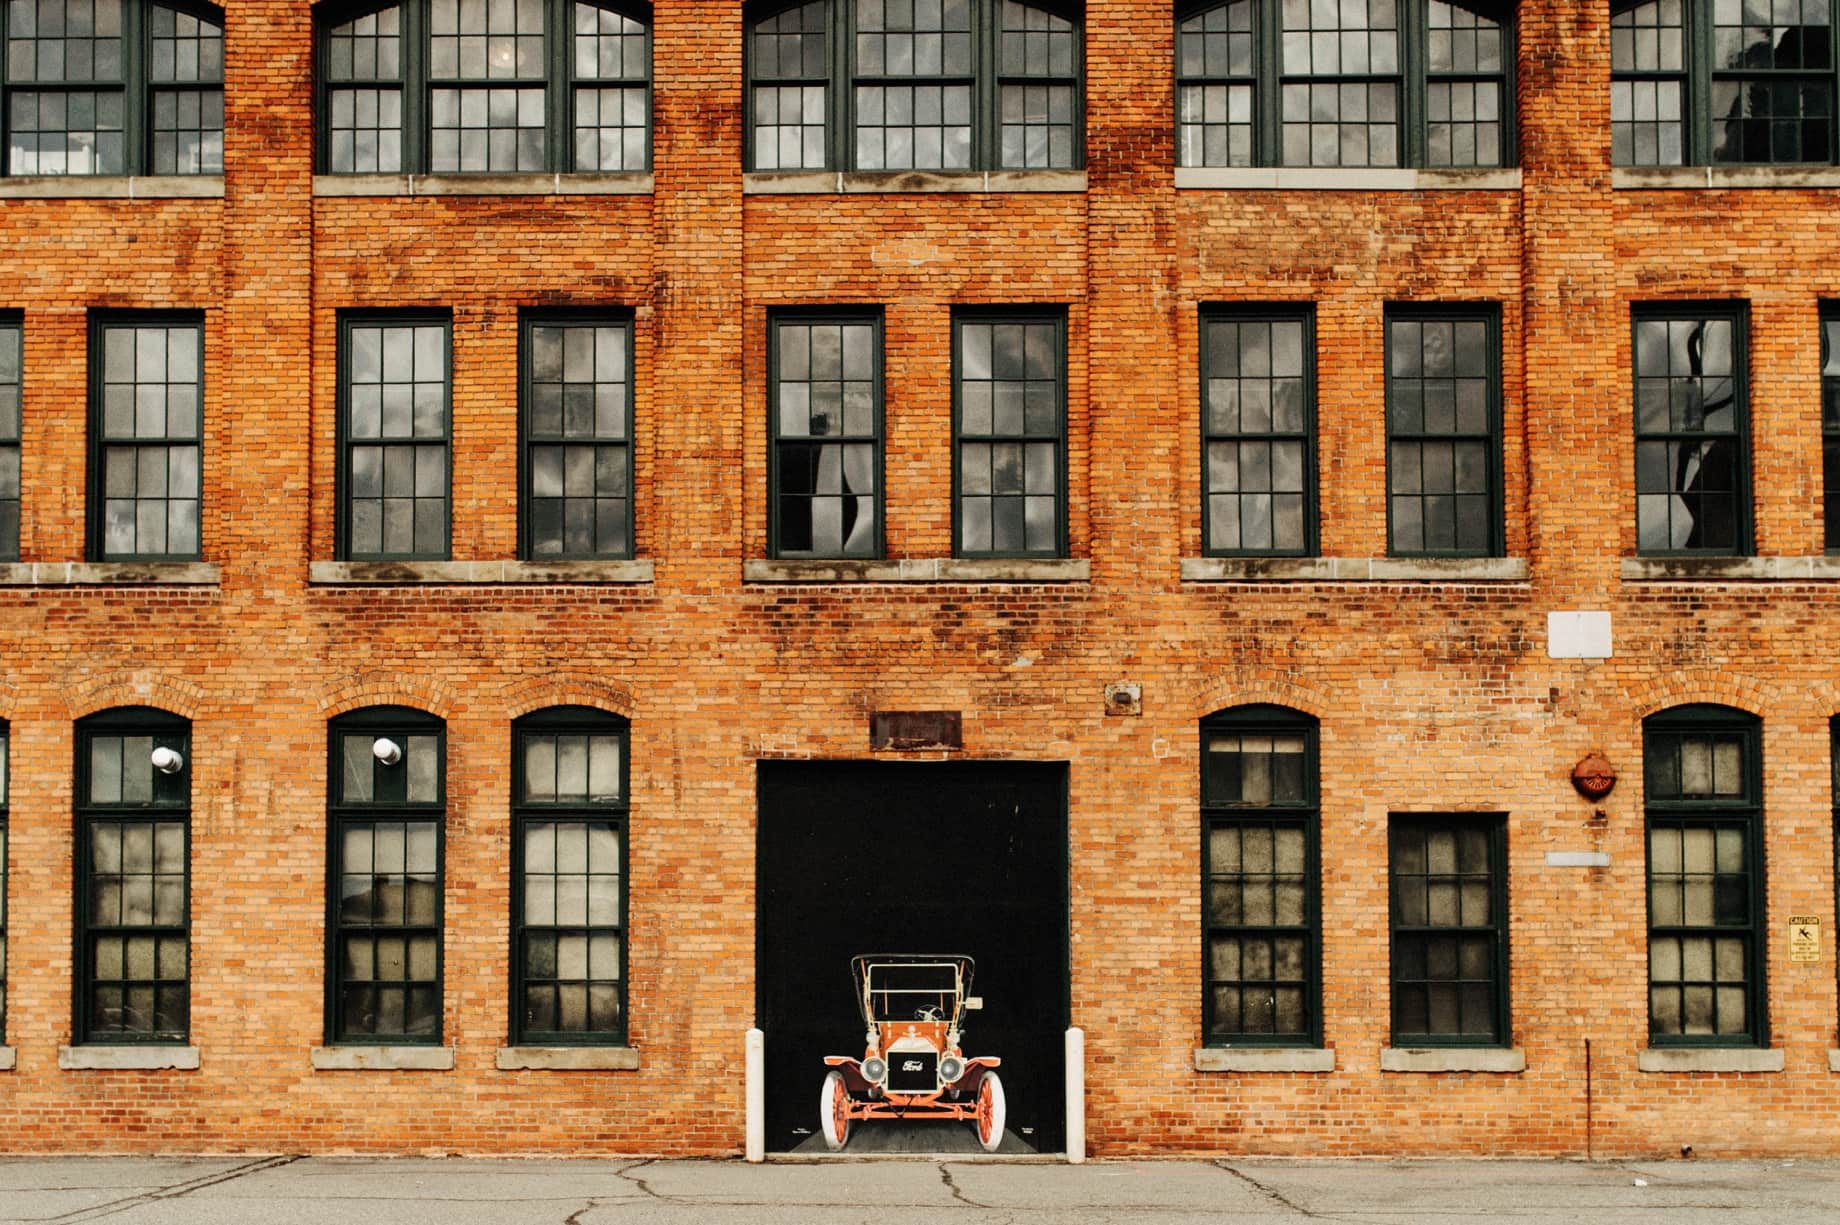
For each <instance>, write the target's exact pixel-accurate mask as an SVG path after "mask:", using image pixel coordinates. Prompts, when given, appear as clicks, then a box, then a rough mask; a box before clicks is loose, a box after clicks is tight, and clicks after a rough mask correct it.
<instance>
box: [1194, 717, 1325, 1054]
mask: <svg viewBox="0 0 1840 1225" xmlns="http://www.w3.org/2000/svg"><path fill="white" fill-rule="evenodd" d="M1201 759H1202V767H1201V769H1202V774H1201V806H1202V826H1203V837H1204V839H1205V841H1204V842H1203V844H1202V876H1203V881H1202V883H1203V886H1204V890H1205V893H1204V896H1205V898H1206V931H1205V939H1206V942H1207V946H1206V949H1205V950H1204V958H1203V970H1204V974H1203V982H1204V987H1205V991H1206V995H1205V997H1204V999H1203V1008H1202V1011H1203V1014H1204V1018H1205V1021H1204V1024H1205V1028H1206V1034H1207V1041H1208V1042H1209V1043H1213V1044H1218V1045H1233V1044H1239V1045H1254V1046H1268V1045H1314V1044H1316V1043H1318V1042H1319V1041H1320V1040H1321V1036H1322V1021H1321V1016H1320V1009H1319V997H1320V996H1321V985H1320V984H1321V979H1320V944H1321V929H1320V921H1319V919H1318V914H1317V907H1318V887H1317V880H1318V872H1317V862H1316V855H1317V852H1316V826H1317V806H1316V805H1317V799H1316V795H1317V792H1316V723H1315V720H1313V719H1311V718H1309V716H1307V715H1302V714H1299V713H1297V712H1295V711H1290V710H1285V709H1283V708H1281V707H1276V706H1245V707H1240V708H1237V709H1234V710H1229V711H1224V712H1222V713H1220V714H1218V715H1215V716H1213V717H1211V718H1209V719H1208V720H1206V721H1205V722H1203V723H1202V725H1201Z"/></svg>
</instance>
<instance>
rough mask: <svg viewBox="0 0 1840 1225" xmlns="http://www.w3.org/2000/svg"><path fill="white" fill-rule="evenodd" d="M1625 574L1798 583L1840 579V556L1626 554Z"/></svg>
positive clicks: (1642, 578) (1650, 578)
mask: <svg viewBox="0 0 1840 1225" xmlns="http://www.w3.org/2000/svg"><path fill="white" fill-rule="evenodd" d="M1622 569H1623V577H1624V578H1626V579H1631V580H1634V581H1636V582H1651V583H1794V582H1831V581H1833V580H1835V579H1840V557H1625V558H1624V559H1623V568H1622Z"/></svg>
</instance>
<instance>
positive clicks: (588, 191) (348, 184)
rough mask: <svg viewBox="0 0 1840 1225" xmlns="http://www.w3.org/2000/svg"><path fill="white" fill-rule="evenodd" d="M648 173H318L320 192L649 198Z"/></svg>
mask: <svg viewBox="0 0 1840 1225" xmlns="http://www.w3.org/2000/svg"><path fill="white" fill-rule="evenodd" d="M651 193H652V175H651V172H650V171H649V170H648V171H622V172H619V173H609V174H316V175H314V176H313V194H314V195H316V196H648V195H650V194H651Z"/></svg>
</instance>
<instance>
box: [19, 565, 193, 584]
mask: <svg viewBox="0 0 1840 1225" xmlns="http://www.w3.org/2000/svg"><path fill="white" fill-rule="evenodd" d="M220 578H221V573H220V571H219V570H218V567H217V564H216V563H215V562H208V561H16V562H8V563H5V564H0V587H108V586H127V585H137V586H147V585H160V586H168V587H215V586H216V585H217V583H218V581H219V579H220Z"/></svg>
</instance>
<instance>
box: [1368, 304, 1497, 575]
mask: <svg viewBox="0 0 1840 1225" xmlns="http://www.w3.org/2000/svg"><path fill="white" fill-rule="evenodd" d="M1500 325H1501V316H1500V313H1499V312H1498V311H1497V309H1496V308H1495V307H1494V306H1491V305H1477V306H1438V305H1423V306H1421V305H1396V306H1389V307H1387V311H1386V439H1387V454H1386V483H1387V551H1388V552H1389V553H1391V554H1392V555H1394V556H1407V557H1411V556H1427V555H1429V556H1438V557H1498V556H1500V555H1501V552H1502V549H1503V543H1502V508H1501V408H1500V403H1499V401H1500V398H1501V328H1500Z"/></svg>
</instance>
